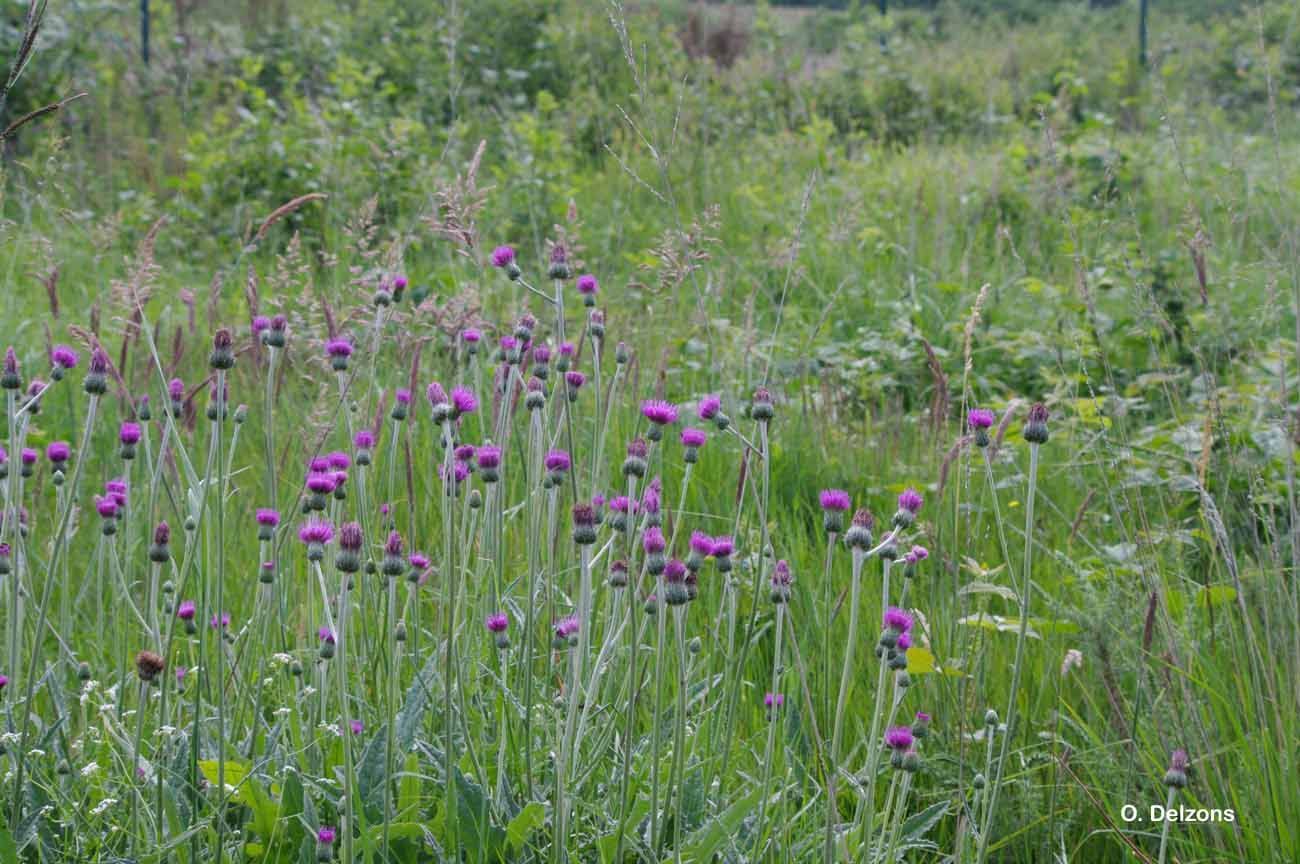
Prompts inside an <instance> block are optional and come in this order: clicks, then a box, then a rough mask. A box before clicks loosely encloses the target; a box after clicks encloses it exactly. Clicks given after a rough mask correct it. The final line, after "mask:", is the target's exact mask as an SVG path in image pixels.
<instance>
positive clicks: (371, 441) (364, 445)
mask: <svg viewBox="0 0 1300 864" xmlns="http://www.w3.org/2000/svg"><path fill="white" fill-rule="evenodd" d="M352 444H353V446H355V447H356V448H357V449H358V450H370V449H372V448H373V447H374V446H375V433H373V432H371V431H370V430H369V429H360V430H358V431H357V434H356V436H355V437H354V438H353V439H352Z"/></svg>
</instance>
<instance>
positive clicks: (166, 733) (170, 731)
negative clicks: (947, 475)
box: [158, 725, 176, 738]
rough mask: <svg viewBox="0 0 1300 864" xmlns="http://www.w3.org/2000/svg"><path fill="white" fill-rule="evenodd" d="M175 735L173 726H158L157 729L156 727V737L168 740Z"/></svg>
mask: <svg viewBox="0 0 1300 864" xmlns="http://www.w3.org/2000/svg"><path fill="white" fill-rule="evenodd" d="M175 734H176V727H175V726H165V725H164V726H159V727H158V735H159V736H161V737H163V738H170V737H172V736H173V735H175Z"/></svg>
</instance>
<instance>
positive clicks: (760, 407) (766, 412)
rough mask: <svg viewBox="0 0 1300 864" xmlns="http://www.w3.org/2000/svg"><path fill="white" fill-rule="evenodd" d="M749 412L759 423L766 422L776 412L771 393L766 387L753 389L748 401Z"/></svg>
mask: <svg viewBox="0 0 1300 864" xmlns="http://www.w3.org/2000/svg"><path fill="white" fill-rule="evenodd" d="M749 414H750V416H751V417H753V418H754V419H755V420H757V421H759V422H760V423H766V422H767V421H769V420H771V419H772V417H773V416H775V414H776V409H775V407H774V406H773V405H772V394H771V392H770V391H769V390H768V389H767V388H766V387H759V388H758V389H757V390H755V391H754V398H753V400H752V401H751V402H750V407H749Z"/></svg>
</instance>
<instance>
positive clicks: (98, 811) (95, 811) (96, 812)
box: [90, 798, 117, 816]
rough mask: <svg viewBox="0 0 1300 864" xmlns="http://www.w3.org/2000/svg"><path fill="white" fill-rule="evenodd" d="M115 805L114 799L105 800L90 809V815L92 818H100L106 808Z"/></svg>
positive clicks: (115, 800)
mask: <svg viewBox="0 0 1300 864" xmlns="http://www.w3.org/2000/svg"><path fill="white" fill-rule="evenodd" d="M116 803H117V799H116V798H105V799H104V800H103V801H100V802H99V803H98V804H96V805H95V806H94V807H92V808H90V813H91V815H92V816H100V815H102V814H103V813H104V811H106V810H107V809H108V808H110V807H112V806H113V805H114V804H116Z"/></svg>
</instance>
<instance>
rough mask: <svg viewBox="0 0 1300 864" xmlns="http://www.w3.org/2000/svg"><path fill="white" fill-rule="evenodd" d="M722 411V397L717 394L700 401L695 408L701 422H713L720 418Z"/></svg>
mask: <svg viewBox="0 0 1300 864" xmlns="http://www.w3.org/2000/svg"><path fill="white" fill-rule="evenodd" d="M721 410H722V397H721V396H718V395H716V394H709V395H708V396H705V397H704V398H702V399H701V400H700V401H699V404H698V405H696V406H695V413H696V415H697V416H698V417H699V418H700V419H701V420H712V419H713V418H715V417H717V416H718V412H719V411H721Z"/></svg>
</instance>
